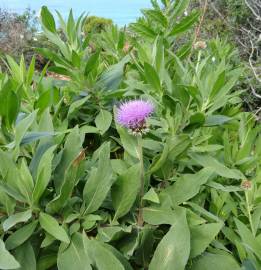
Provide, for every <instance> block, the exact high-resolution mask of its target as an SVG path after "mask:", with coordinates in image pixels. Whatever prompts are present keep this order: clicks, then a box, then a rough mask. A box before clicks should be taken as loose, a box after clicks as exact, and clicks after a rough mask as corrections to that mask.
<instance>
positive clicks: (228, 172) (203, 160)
mask: <svg viewBox="0 0 261 270" xmlns="http://www.w3.org/2000/svg"><path fill="white" fill-rule="evenodd" d="M190 157H191V158H192V159H193V160H194V161H195V162H196V163H197V164H200V165H201V166H203V167H206V168H207V167H208V168H210V169H212V170H213V172H215V173H216V174H217V175H220V176H222V177H225V178H232V179H238V180H240V179H246V177H245V176H244V174H243V173H242V172H241V171H239V170H237V169H229V168H228V167H226V166H225V165H224V164H222V163H221V162H219V161H218V160H217V159H215V158H214V157H212V156H210V155H203V154H202V155H199V154H195V153H191V154H190Z"/></svg>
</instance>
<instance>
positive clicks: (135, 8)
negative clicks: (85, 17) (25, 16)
mask: <svg viewBox="0 0 261 270" xmlns="http://www.w3.org/2000/svg"><path fill="white" fill-rule="evenodd" d="M41 6H47V7H48V8H49V9H50V10H51V11H52V12H53V13H54V12H55V10H58V11H59V12H60V13H61V14H62V15H63V17H64V18H66V17H68V14H69V11H70V9H71V8H72V9H73V13H74V15H75V17H77V16H79V15H80V14H81V13H82V12H86V13H87V14H89V15H90V16H92V15H95V16H101V17H106V18H110V19H112V20H113V21H114V23H116V24H118V25H119V26H124V25H127V24H129V23H131V22H134V21H135V20H136V19H137V18H138V17H139V16H140V15H141V12H140V10H141V9H143V8H149V7H150V6H151V3H150V0H45V1H43V0H0V8H1V9H5V10H8V11H12V12H16V13H23V11H24V10H25V9H26V8H31V9H32V10H35V11H36V12H39V10H40V8H41Z"/></svg>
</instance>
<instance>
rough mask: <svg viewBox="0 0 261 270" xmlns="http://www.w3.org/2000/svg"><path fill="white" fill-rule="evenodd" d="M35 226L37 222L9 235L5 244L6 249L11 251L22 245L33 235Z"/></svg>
mask: <svg viewBox="0 0 261 270" xmlns="http://www.w3.org/2000/svg"><path fill="white" fill-rule="evenodd" d="M37 224H38V222H37V221H34V222H32V223H30V224H27V225H25V226H23V227H22V228H21V229H19V230H17V231H15V232H14V233H13V234H11V235H10V236H9V237H8V238H7V240H6V242H5V244H6V248H7V249H8V250H12V249H14V248H16V247H18V246H20V245H22V244H23V243H24V242H25V241H26V240H27V239H28V238H29V237H30V236H31V235H32V234H33V232H34V230H35V228H36V226H37Z"/></svg>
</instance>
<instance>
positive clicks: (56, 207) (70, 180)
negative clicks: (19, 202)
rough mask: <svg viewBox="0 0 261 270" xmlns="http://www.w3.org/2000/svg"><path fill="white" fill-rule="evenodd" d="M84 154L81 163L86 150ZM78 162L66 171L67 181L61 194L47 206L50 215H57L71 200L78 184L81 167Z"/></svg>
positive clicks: (73, 163)
mask: <svg viewBox="0 0 261 270" xmlns="http://www.w3.org/2000/svg"><path fill="white" fill-rule="evenodd" d="M82 153H83V156H81V154H80V156H79V158H80V160H79V162H81V158H83V157H84V150H83V152H82ZM77 162H78V160H77V159H76V160H75V161H73V162H72V164H71V165H70V166H69V168H68V169H67V170H66V172H65V176H64V179H65V180H64V182H63V185H62V188H61V192H60V194H59V195H58V196H57V197H56V198H54V199H53V200H52V201H50V202H49V203H48V204H47V206H46V210H47V211H48V212H49V213H55V212H58V211H60V210H61V209H62V208H63V207H64V206H65V205H66V204H67V202H68V200H69V199H70V197H71V195H72V192H73V189H74V186H75V184H76V180H77V172H78V167H79V164H78V163H77Z"/></svg>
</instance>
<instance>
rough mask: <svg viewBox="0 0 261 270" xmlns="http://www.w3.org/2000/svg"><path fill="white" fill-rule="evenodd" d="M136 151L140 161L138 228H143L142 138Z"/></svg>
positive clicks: (139, 138)
mask: <svg viewBox="0 0 261 270" xmlns="http://www.w3.org/2000/svg"><path fill="white" fill-rule="evenodd" d="M137 139H138V151H139V161H140V205H139V212H138V226H139V227H142V226H143V223H144V221H143V211H142V209H143V201H142V198H143V196H144V163H143V150H142V136H141V135H139V136H138V138H137Z"/></svg>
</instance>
